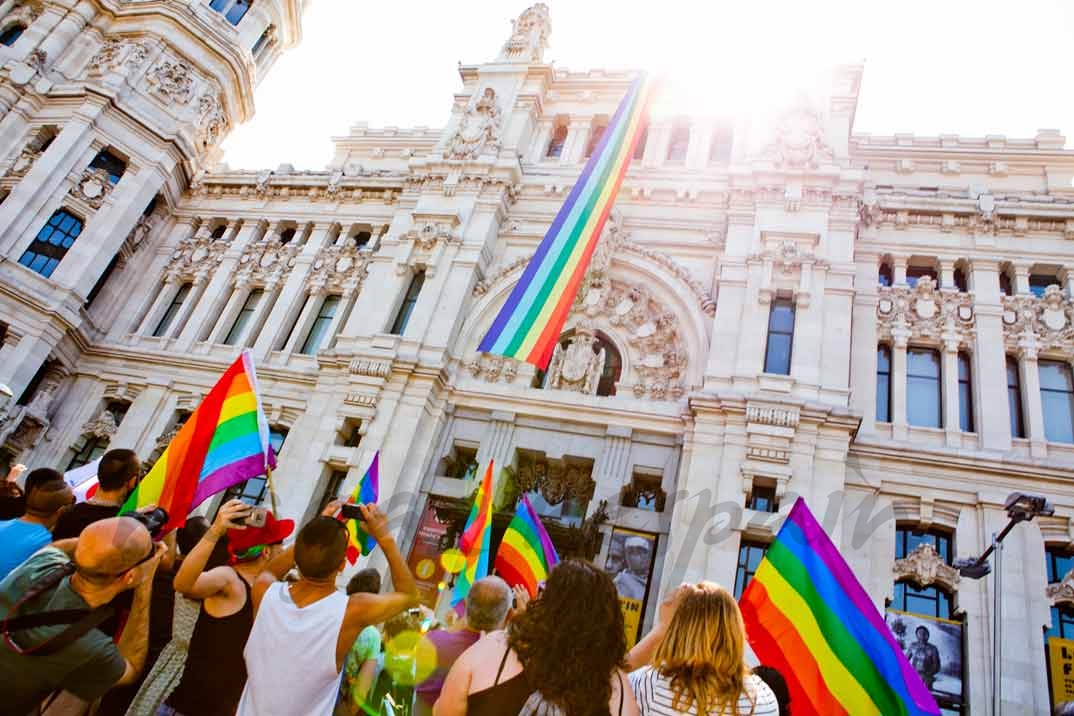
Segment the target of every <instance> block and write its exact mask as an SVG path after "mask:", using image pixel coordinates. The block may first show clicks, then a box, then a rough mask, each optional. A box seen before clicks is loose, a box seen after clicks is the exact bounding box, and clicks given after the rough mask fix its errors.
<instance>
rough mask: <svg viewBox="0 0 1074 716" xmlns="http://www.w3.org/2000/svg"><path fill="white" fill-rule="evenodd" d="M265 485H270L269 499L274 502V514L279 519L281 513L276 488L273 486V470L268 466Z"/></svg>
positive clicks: (266, 467)
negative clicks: (277, 502)
mask: <svg viewBox="0 0 1074 716" xmlns="http://www.w3.org/2000/svg"><path fill="white" fill-rule="evenodd" d="M265 484H266V485H268V494H269V499H270V500H272V514H273V515H275V516H276V517H277V518H278V517H279V516H280V511H279V508H278V507H277V506H276V486H275V485H273V484H272V468H271V467H269V466H267V465H266V466H265Z"/></svg>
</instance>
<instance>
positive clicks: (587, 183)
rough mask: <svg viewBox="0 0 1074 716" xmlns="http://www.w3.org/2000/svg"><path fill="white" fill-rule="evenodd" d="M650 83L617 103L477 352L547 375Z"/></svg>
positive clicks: (638, 130)
mask: <svg viewBox="0 0 1074 716" xmlns="http://www.w3.org/2000/svg"><path fill="white" fill-rule="evenodd" d="M652 84H653V83H652V81H651V80H649V78H648V77H647V76H646V75H644V74H642V75H641V76H639V77H638V78H637V79H636V80H635V81H634V82H633V84H631V86H630V89H628V90H627V93H626V96H625V97H624V98H623V101H622V102H621V103H620V104H619V108H618V109H617V110H616V111H615V114H614V115H613V116H612V119H611V121H609V122H608V126H607V127H605V129H604V134H603V135H602V136H601V139H600V143H599V144H598V145H597V148H596V150H595V151H594V152H593V155H592V156H591V157H590V158H589V161H588V162H586V165H585V169H583V170H582V174H581V175H580V176H579V177H578V181H577V182H575V184H574V188H572V189H571V193H570V194H569V195H568V196H567V200H566V201H565V202H564V203H563V206H562V207H561V208H560V210H559V213H558V214H556V218H555V220H554V221H553V222H552V225H551V226H550V227H549V229H548V233H546V234H545V236H544V239H542V240H541V243H540V245H539V246H538V247H537V252H536V253H535V254H534V255H533V258H532V259H531V260H530V262H529V264H528V265H527V266H526V270H525V271H524V272H523V273H522V278H520V279H519V281H518V284H517V285H516V286H515V288H514V290H513V291H511V295H510V296H509V297H508V298H507V302H506V303H505V304H504V305H503V308H501V309H500V312H499V314H497V316H496V319H495V320H494V321H493V323H492V327H491V328H489V331H488V333H487V334H486V335H485V337H484V339H482V341H481V345H480V346H479V347H478V350H480V351H482V352H485V353H495V354H498V355H502V356H507V357H509V358H515V359H518V360H522V361H525V362H527V363H532V364H533V365H535V366H537V367H538V368H540V369H542V370H544V369H545V368H547V367H548V361H549V359H550V358H551V357H552V351H553V349H554V348H555V346H556V343H557V342H558V340H559V334H560V331H562V330H563V324H564V323H565V322H566V320H567V313H568V312H569V311H570V307H571V304H572V303H573V302H574V297H575V294H577V293H578V286H579V285H580V284H581V282H582V277H583V276H584V275H585V272H586V268H587V267H588V266H589V259H590V257H591V256H592V255H593V250H594V249H595V248H596V246H597V239H599V238H600V233H601V230H602V229H603V228H604V222H605V220H606V219H607V218H608V212H609V211H610V210H611V208H612V205H613V204H614V203H615V197H616V195H618V193H619V186H620V185H621V184H622V183H623V175H624V174H626V170H627V167H628V166H630V159H631V157H633V155H634V146H635V145H636V144H637V142H638V138H639V137H640V136H641V134H642V131H643V130H644V129H645V125H646V123H647V121H648V120H647V109H648V104H649V98H650V95H651V94H652Z"/></svg>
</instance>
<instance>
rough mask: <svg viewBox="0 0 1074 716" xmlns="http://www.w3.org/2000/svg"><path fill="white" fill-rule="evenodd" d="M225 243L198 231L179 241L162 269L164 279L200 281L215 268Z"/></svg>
mask: <svg viewBox="0 0 1074 716" xmlns="http://www.w3.org/2000/svg"><path fill="white" fill-rule="evenodd" d="M225 251H227V243H226V242H224V241H217V240H215V239H212V238H210V237H209V235H208V233H204V234H203V233H201V232H199V233H198V234H197V235H195V236H194V237H192V238H189V239H184V240H183V241H181V242H179V245H178V246H177V247H176V248H175V252H174V253H173V254H172V260H171V262H170V263H169V264H168V268H167V269H166V270H165V271H164V279H165V281H176V282H178V281H192V282H194V283H196V284H197V283H201V282H203V281H205V280H206V279H207V278H208V277H209V276H211V275H212V273H213V271H215V270H216V267H217V265H219V263H220V261H221V259H223V257H224V252H225Z"/></svg>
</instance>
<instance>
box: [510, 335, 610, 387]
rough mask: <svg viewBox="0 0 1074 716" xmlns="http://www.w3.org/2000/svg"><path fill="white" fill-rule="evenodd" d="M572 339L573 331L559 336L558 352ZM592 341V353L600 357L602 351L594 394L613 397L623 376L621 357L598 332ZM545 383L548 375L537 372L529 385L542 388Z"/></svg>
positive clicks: (605, 337) (571, 341) (608, 340)
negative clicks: (602, 362)
mask: <svg viewBox="0 0 1074 716" xmlns="http://www.w3.org/2000/svg"><path fill="white" fill-rule="evenodd" d="M573 339H574V331H573V330H570V331H567V332H566V333H564V334H563V335H561V336H560V337H559V347H560V350H563V351H566V350H567V349H568V348H569V347H570V346H571V343H573ZM594 339H595V340H594V341H593V353H595V354H597V355H600V352H601V350H603V351H604V366H603V367H602V368H601V371H600V378H599V379H598V381H597V393H596V394H597V395H601V396H612V395H615V384H616V383H618V382H619V379H620V378H621V377H622V374H623V357H622V355H621V354H620V353H619V349H618V348H616V347H615V344H614V343H613V342H612V341H611V340H610V339H609V338H608V337H607V336H605V335H604V334H603V333H601V332H600V331H597V332H596V333H595V334H594ZM547 382H548V374H547V373H545V371H543V370H538V371H537V373H536V375H534V377H533V383H532V384H531V385H532V387H534V388H544V387H545V385H546V383H547Z"/></svg>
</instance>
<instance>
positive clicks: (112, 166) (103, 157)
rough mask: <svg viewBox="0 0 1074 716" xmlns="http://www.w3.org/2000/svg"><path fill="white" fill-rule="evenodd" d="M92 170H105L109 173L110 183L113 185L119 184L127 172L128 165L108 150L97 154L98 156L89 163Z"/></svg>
mask: <svg viewBox="0 0 1074 716" xmlns="http://www.w3.org/2000/svg"><path fill="white" fill-rule="evenodd" d="M89 165H90V169H103V170H104V171H105V172H107V173H108V181H109V182H111V183H112V184H117V183H119V180H120V179H121V178H122V177H123V173H124V172H125V171H127V163H126V162H125V161H123V160H122V159H120V158H119V157H117V156H116V155H115V154H113V153H112V152H110V151H108V150H107V149H102V150H101V151H99V152H97V156H95V157H94V158H93V161H92V162H90V163H89Z"/></svg>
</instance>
